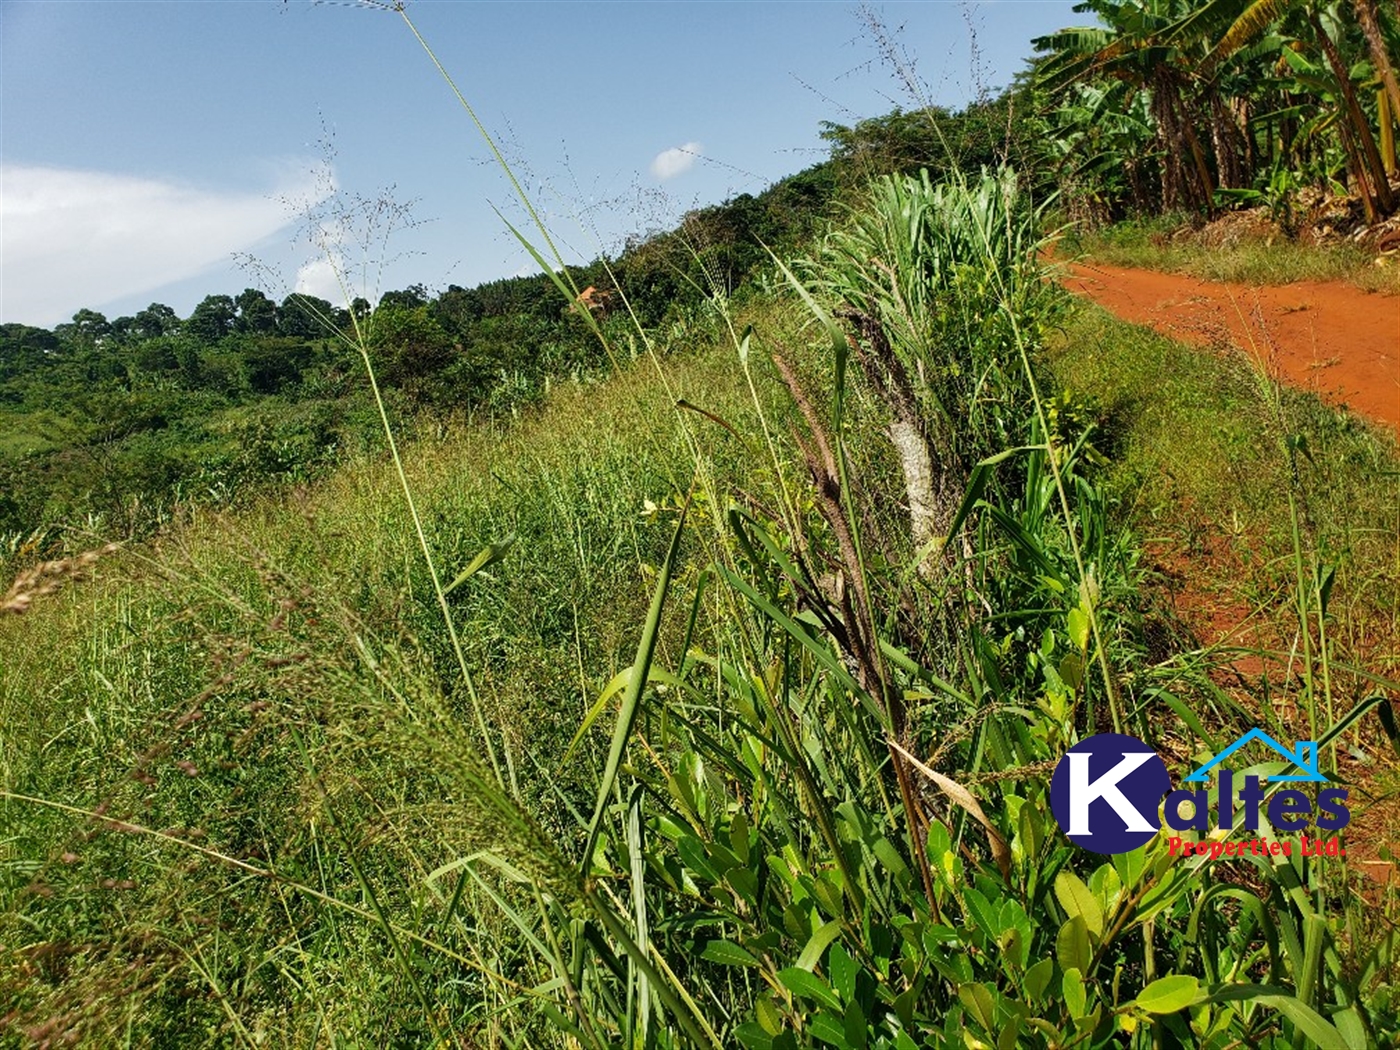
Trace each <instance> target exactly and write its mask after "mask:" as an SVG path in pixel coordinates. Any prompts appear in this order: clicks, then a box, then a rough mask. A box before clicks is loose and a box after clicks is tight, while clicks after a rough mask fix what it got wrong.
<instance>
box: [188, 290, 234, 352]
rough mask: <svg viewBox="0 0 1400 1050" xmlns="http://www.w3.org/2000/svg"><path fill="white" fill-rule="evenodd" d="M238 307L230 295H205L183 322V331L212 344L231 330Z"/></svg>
mask: <svg viewBox="0 0 1400 1050" xmlns="http://www.w3.org/2000/svg"><path fill="white" fill-rule="evenodd" d="M237 313H238V309H237V307H236V306H235V305H234V302H233V296H231V295H206V296H205V297H204V299H203V300H202V301H201V302H200V304H199V305H198V306H196V307H195V308H194V313H192V314H190V317H189V320H188V321H186V322H185V331H186V332H188V333H189V334H190V335H192V336H194V337H195V338H196V339H200V340H202V341H203V342H205V343H208V344H210V345H213V344H214V343H217V342H219V340H221V339H223V338H224V336H226V335H228V334H229V333H230V332H232V331H233V322H234V319H235V317H236V316H237Z"/></svg>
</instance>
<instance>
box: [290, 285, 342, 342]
mask: <svg viewBox="0 0 1400 1050" xmlns="http://www.w3.org/2000/svg"><path fill="white" fill-rule="evenodd" d="M341 312H343V311H337V310H336V308H335V307H334V306H333V305H332V304H331V303H330V302H328V301H327V300H325V299H319V298H317V297H316V296H314V295H304V294H303V293H301V292H295V293H293V294H292V295H289V296H287V298H285V299H283V300H282V305H281V306H279V307H278V308H277V332H278V334H279V335H288V336H295V337H297V338H299V339H316V338H322V337H325V336H328V335H330V334H331V333H330V331H329V328H328V326H335V325H336V324H337V320H336V315H337V314H338V313H341Z"/></svg>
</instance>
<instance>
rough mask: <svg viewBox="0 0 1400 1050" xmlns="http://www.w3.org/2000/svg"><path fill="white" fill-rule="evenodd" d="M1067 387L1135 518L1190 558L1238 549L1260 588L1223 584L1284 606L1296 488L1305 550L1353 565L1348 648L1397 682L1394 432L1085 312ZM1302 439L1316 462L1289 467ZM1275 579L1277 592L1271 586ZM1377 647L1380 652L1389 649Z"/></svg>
mask: <svg viewBox="0 0 1400 1050" xmlns="http://www.w3.org/2000/svg"><path fill="white" fill-rule="evenodd" d="M1051 360H1052V363H1053V368H1054V371H1055V373H1056V376H1057V378H1058V379H1059V380H1060V382H1061V383H1062V384H1063V385H1064V386H1066V387H1068V388H1069V389H1071V390H1073V391H1076V392H1078V393H1081V394H1084V395H1088V396H1089V397H1091V398H1092V399H1094V401H1095V402H1096V403H1097V405H1096V407H1097V410H1098V411H1099V413H1100V414H1101V419H1102V422H1101V428H1102V429H1101V433H1100V435H1099V436H1098V438H1097V439H1096V440H1098V441H1099V443H1100V444H1102V445H1103V446H1104V448H1105V450H1106V451H1108V452H1109V453H1110V455H1111V457H1112V459H1113V461H1114V462H1113V467H1112V476H1113V485H1114V488H1115V490H1116V492H1117V494H1118V498H1119V499H1120V500H1121V501H1122V505H1123V512H1124V513H1126V514H1128V515H1129V516H1130V517H1131V519H1132V520H1133V521H1135V522H1136V523H1137V527H1138V529H1139V531H1140V532H1141V533H1142V534H1143V535H1145V536H1146V537H1148V538H1153V537H1157V538H1160V539H1163V540H1165V541H1166V542H1167V543H1168V544H1169V545H1170V546H1172V547H1173V548H1175V549H1177V550H1179V551H1183V552H1185V553H1186V555H1187V556H1189V557H1197V556H1201V555H1203V554H1204V553H1205V551H1206V548H1207V547H1208V546H1210V543H1209V541H1211V540H1223V541H1225V542H1226V543H1228V544H1229V546H1230V547H1231V549H1232V550H1233V552H1234V555H1235V557H1237V558H1238V559H1240V562H1241V564H1243V565H1245V566H1248V567H1251V571H1254V572H1257V574H1258V575H1257V578H1254V579H1250V578H1247V577H1245V578H1239V579H1231V580H1227V581H1219V580H1215V579H1212V575H1213V574H1212V571H1211V570H1209V569H1205V568H1204V566H1203V571H1202V573H1201V579H1200V581H1198V582H1202V583H1205V584H1207V585H1208V586H1210V585H1218V584H1220V583H1222V582H1224V583H1225V585H1226V586H1227V587H1229V588H1231V589H1233V591H1234V593H1236V594H1237V595H1240V594H1242V595H1244V596H1245V597H1246V599H1247V604H1248V603H1252V602H1255V601H1258V602H1264V603H1266V604H1271V605H1276V604H1277V603H1278V601H1279V600H1280V594H1279V592H1278V590H1277V588H1278V587H1280V586H1282V581H1283V579H1284V578H1285V577H1286V576H1287V573H1288V571H1289V570H1288V568H1287V558H1288V557H1289V556H1290V552H1291V550H1292V546H1293V538H1292V530H1291V525H1290V522H1291V514H1290V509H1289V501H1288V500H1289V492H1290V491H1292V492H1294V494H1295V496H1296V498H1297V500H1298V502H1299V505H1300V508H1301V510H1302V512H1303V516H1304V522H1305V525H1306V533H1307V535H1306V537H1305V538H1306V541H1307V543H1308V544H1309V546H1310V547H1311V548H1312V549H1313V550H1314V551H1315V552H1316V553H1317V555H1318V556H1319V557H1320V558H1321V559H1322V560H1323V561H1325V562H1326V563H1328V564H1336V565H1339V566H1340V567H1341V569H1340V571H1339V575H1338V585H1337V596H1338V598H1337V600H1336V601H1335V605H1334V609H1335V611H1336V612H1337V613H1338V619H1339V622H1340V623H1341V624H1342V626H1343V639H1344V640H1345V641H1346V642H1348V643H1349V648H1350V651H1351V652H1353V653H1355V652H1357V651H1365V652H1367V653H1368V654H1369V655H1370V656H1371V657H1372V658H1373V659H1374V660H1376V661H1377V662H1378V664H1379V666H1378V667H1377V669H1382V668H1383V669H1384V670H1385V671H1386V672H1387V673H1390V674H1394V673H1395V671H1396V670H1397V666H1400V665H1397V662H1396V659H1395V655H1394V648H1393V646H1391V645H1389V644H1387V643H1386V642H1385V639H1387V638H1388V639H1394V638H1396V637H1400V452H1397V443H1396V439H1395V435H1394V434H1392V433H1390V432H1389V431H1387V430H1386V429H1384V428H1382V427H1379V426H1375V425H1373V424H1370V423H1368V422H1367V421H1365V420H1362V419H1359V418H1357V417H1355V416H1352V415H1349V414H1347V413H1345V412H1342V411H1338V410H1335V409H1332V408H1330V407H1329V406H1327V405H1324V404H1323V403H1322V402H1321V401H1319V400H1318V398H1317V397H1316V396H1314V395H1312V394H1308V393H1304V392H1300V391H1297V390H1293V389H1290V388H1287V387H1283V386H1280V385H1278V384H1276V383H1274V382H1272V381H1270V380H1268V379H1267V377H1263V376H1261V375H1260V374H1259V373H1258V371H1257V369H1256V368H1255V366H1254V365H1253V363H1252V362H1251V361H1250V360H1249V359H1248V358H1247V357H1245V355H1243V354H1234V353H1228V354H1221V353H1215V352H1211V351H1206V350H1202V349H1200V348H1197V347H1191V346H1187V345H1185V344H1182V343H1177V342H1174V341H1172V340H1170V339H1167V338H1165V337H1162V336H1160V335H1157V334H1156V333H1154V332H1152V331H1151V330H1150V329H1146V328H1142V327H1139V326H1136V325H1132V324H1129V323H1127V322H1123V321H1119V320H1117V319H1116V318H1114V317H1112V316H1111V315H1110V314H1108V313H1107V312H1106V311H1104V310H1102V309H1100V308H1098V307H1092V306H1080V307H1078V308H1077V309H1076V310H1075V312H1074V314H1073V315H1072V317H1071V318H1070V320H1069V321H1068V323H1067V325H1066V327H1065V329H1064V331H1063V334H1062V335H1061V337H1060V338H1058V339H1057V340H1055V341H1054V342H1053V343H1052V352H1051ZM1290 435H1302V436H1303V437H1304V438H1305V440H1306V445H1307V454H1300V455H1296V456H1294V457H1292V465H1290V457H1289V455H1288V453H1287V451H1286V441H1287V439H1288V438H1289V437H1290ZM1271 583H1272V586H1271ZM1377 643H1379V644H1377Z"/></svg>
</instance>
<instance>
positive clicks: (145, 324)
mask: <svg viewBox="0 0 1400 1050" xmlns="http://www.w3.org/2000/svg"><path fill="white" fill-rule="evenodd" d="M179 330H180V317H179V315H178V314H177V313H175V311H174V310H172V309H171V308H170V307H168V306H166V305H165V304H164V303H152V304H151V305H150V306H148V307H146V309H144V310H142V311H140V312H139V313H137V315H136V316H135V317H134V318H132V322H131V334H132V335H134V336H135V337H136V338H137V339H154V338H156V337H157V336H161V335H174V334H175V333H176V332H178V331H179Z"/></svg>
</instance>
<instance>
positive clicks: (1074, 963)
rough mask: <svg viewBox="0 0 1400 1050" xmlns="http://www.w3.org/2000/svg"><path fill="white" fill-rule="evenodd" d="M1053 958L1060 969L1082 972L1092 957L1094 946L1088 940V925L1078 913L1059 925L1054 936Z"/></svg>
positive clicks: (1087, 966)
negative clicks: (1058, 929)
mask: <svg viewBox="0 0 1400 1050" xmlns="http://www.w3.org/2000/svg"><path fill="white" fill-rule="evenodd" d="M1055 958H1056V959H1058V960H1059V963H1060V969H1062V970H1078V971H1079V972H1080V973H1083V972H1084V971H1085V970H1087V969H1088V968H1089V963H1090V962H1091V961H1092V960H1093V958H1094V947H1093V945H1092V944H1091V943H1090V941H1089V927H1087V926H1085V925H1084V920H1083V919H1081V918H1080V917H1079V916H1078V915H1076V916H1075V917H1074V918H1072V919H1070V920H1069V921H1068V922H1066V923H1065V924H1064V925H1063V926H1061V927H1060V933H1059V936H1058V937H1056V938H1055Z"/></svg>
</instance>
